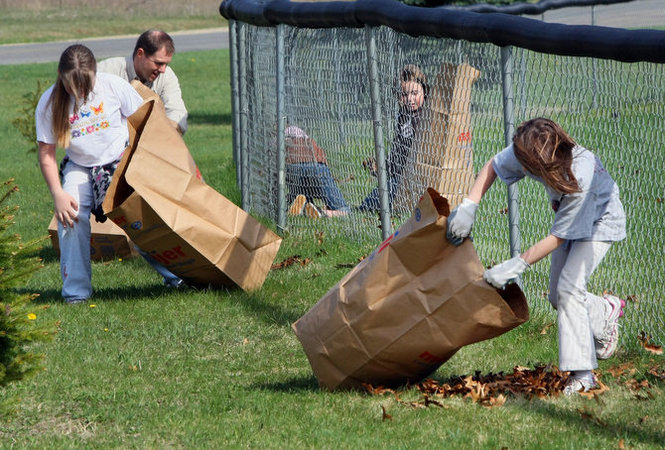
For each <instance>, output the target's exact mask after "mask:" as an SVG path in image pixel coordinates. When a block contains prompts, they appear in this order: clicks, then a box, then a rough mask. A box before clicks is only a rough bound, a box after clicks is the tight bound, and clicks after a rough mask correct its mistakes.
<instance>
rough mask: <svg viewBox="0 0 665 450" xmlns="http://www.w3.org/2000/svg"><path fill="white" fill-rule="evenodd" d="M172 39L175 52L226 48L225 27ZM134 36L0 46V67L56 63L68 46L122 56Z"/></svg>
mask: <svg viewBox="0 0 665 450" xmlns="http://www.w3.org/2000/svg"><path fill="white" fill-rule="evenodd" d="M169 34H170V35H171V37H173V42H174V44H175V48H176V52H187V51H198V50H215V49H220V48H229V33H228V30H227V29H226V28H215V29H207V30H197V31H184V32H175V33H169ZM137 37H138V36H135V35H132V36H114V37H110V38H91V39H81V40H77V41H58V42H44V43H39V44H9V45H0V65H9V64H32V63H41V62H51V61H57V60H58V58H60V54H61V53H62V51H63V50H64V49H65V48H67V47H68V46H69V45H71V44H75V43H80V44H85V45H86V46H88V47H89V48H90V50H92V52H93V53H94V54H95V56H96V57H97V58H98V59H103V58H108V57H111V56H125V55H128V54H130V53H131V52H132V50H134V44H135V43H136V38H137Z"/></svg>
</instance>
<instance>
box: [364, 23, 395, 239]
mask: <svg viewBox="0 0 665 450" xmlns="http://www.w3.org/2000/svg"><path fill="white" fill-rule="evenodd" d="M365 37H366V40H367V69H368V73H369V84H370V96H371V99H372V123H373V126H374V150H375V155H376V156H375V158H376V164H377V166H378V174H377V178H378V181H379V205H380V212H379V215H380V217H381V237H382V239H384V240H385V239H387V238H388V236H390V235H391V234H392V226H391V225H390V201H389V199H388V174H387V170H386V156H385V152H384V149H383V126H382V122H381V118H382V114H381V90H380V86H379V64H378V61H377V56H376V28H374V27H370V26H365Z"/></svg>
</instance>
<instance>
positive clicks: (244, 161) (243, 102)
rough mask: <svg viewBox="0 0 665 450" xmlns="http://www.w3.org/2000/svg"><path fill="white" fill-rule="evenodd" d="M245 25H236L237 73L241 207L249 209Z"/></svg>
mask: <svg viewBox="0 0 665 450" xmlns="http://www.w3.org/2000/svg"><path fill="white" fill-rule="evenodd" d="M246 28H247V26H246V25H245V24H244V23H243V22H240V24H239V27H238V75H239V77H238V78H239V80H238V81H239V83H238V84H239V89H240V96H239V109H240V193H241V196H242V209H243V210H245V211H249V149H248V148H247V141H248V139H247V133H249V130H248V129H247V116H248V113H249V111H248V107H247V98H248V97H247V61H246V56H247V54H246V48H245V47H246V42H245V40H246V36H245V30H246Z"/></svg>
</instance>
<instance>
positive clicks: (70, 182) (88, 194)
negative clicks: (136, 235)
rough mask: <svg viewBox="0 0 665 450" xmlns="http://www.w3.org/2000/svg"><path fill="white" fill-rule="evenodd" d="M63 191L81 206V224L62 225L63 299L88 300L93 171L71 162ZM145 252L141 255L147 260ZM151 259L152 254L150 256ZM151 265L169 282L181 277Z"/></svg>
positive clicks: (152, 262) (66, 170) (59, 228)
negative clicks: (91, 172)
mask: <svg viewBox="0 0 665 450" xmlns="http://www.w3.org/2000/svg"><path fill="white" fill-rule="evenodd" d="M62 188H63V189H64V190H65V192H67V193H68V194H70V195H71V196H72V197H74V199H75V200H76V202H77V203H78V205H79V210H78V214H77V217H78V222H74V226H73V227H71V228H70V227H67V228H64V227H63V226H62V224H61V223H60V222H58V240H59V242H60V275H61V277H62V298H63V299H65V300H80V299H88V298H90V296H91V295H92V269H91V265H90V210H91V208H92V203H93V197H92V196H93V194H92V182H91V180H90V169H89V168H87V167H82V166H79V165H78V164H75V163H74V162H72V161H71V160H70V161H68V162H67V164H66V165H65V167H64V168H63V170H62ZM144 253H145V252H141V254H142V255H144V257H145V256H146V255H145V254H144ZM148 256H149V255H148ZM146 260H147V261H148V263H150V265H151V266H152V267H153V268H154V269H155V270H157V272H159V274H160V275H162V277H164V282H165V283H174V282H175V281H176V280H178V279H179V278H178V277H177V276H175V275H173V274H172V273H171V272H170V271H169V270H168V269H166V267H163V266H162V265H161V264H159V263H158V262H157V261H155V260H154V259H152V258H146Z"/></svg>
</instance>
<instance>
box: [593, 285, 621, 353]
mask: <svg viewBox="0 0 665 450" xmlns="http://www.w3.org/2000/svg"><path fill="white" fill-rule="evenodd" d="M603 298H604V299H605V300H606V301H607V304H608V314H607V318H606V319H605V329H604V330H603V333H602V334H601V335H600V336H597V337H596V358H598V359H608V358H609V357H611V356H612V355H613V354H614V352H615V351H616V349H617V344H618V343H619V318H620V317H622V316H623V308H624V307H625V306H626V302H625V300H622V299H620V298H618V297H615V296H613V295H609V294H606V295H604V296H603Z"/></svg>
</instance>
